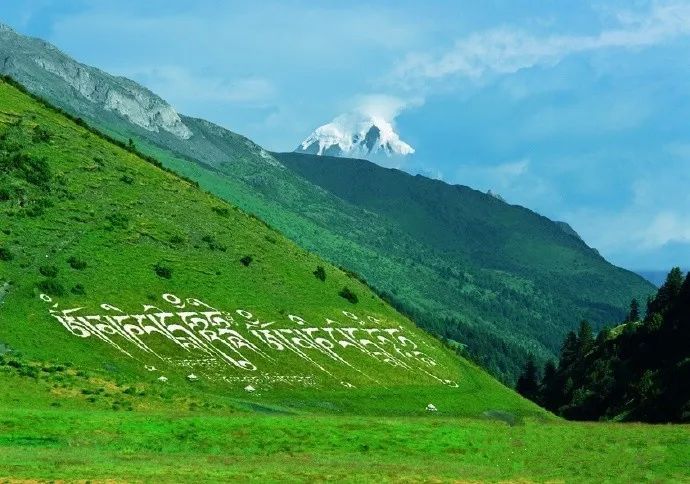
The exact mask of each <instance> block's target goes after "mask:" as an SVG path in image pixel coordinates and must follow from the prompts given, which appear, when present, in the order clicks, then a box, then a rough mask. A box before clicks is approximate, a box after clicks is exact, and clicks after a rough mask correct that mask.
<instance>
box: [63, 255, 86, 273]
mask: <svg viewBox="0 0 690 484" xmlns="http://www.w3.org/2000/svg"><path fill="white" fill-rule="evenodd" d="M67 263H68V264H69V265H70V267H71V268H72V269H76V270H78V271H83V270H84V269H86V261H85V260H81V259H80V258H78V257H75V256H72V257H70V258H69V259H67Z"/></svg>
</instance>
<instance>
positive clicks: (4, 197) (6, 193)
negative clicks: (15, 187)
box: [0, 187, 12, 202]
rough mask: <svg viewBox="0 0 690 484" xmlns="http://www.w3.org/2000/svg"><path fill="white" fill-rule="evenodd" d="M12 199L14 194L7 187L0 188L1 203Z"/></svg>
mask: <svg viewBox="0 0 690 484" xmlns="http://www.w3.org/2000/svg"><path fill="white" fill-rule="evenodd" d="M11 198H12V192H11V191H10V189H9V188H7V187H2V188H0V202H7V201H8V200H10V199H11Z"/></svg>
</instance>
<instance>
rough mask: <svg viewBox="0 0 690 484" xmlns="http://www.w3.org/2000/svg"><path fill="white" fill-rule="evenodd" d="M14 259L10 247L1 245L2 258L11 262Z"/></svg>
mask: <svg viewBox="0 0 690 484" xmlns="http://www.w3.org/2000/svg"><path fill="white" fill-rule="evenodd" d="M12 259H14V254H12V252H10V249H8V248H7V247H0V260H4V261H6V262H9V261H11V260H12Z"/></svg>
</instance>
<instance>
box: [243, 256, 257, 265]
mask: <svg viewBox="0 0 690 484" xmlns="http://www.w3.org/2000/svg"><path fill="white" fill-rule="evenodd" d="M253 260H254V258H253V257H252V256H251V255H245V256H244V257H242V258H241V259H240V262H241V263H242V265H243V266H244V267H248V266H249V264H251V263H252V261H253Z"/></svg>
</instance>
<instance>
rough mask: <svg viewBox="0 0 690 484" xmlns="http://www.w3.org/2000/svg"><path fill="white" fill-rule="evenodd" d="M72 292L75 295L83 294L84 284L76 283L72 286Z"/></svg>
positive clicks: (84, 291)
mask: <svg viewBox="0 0 690 484" xmlns="http://www.w3.org/2000/svg"><path fill="white" fill-rule="evenodd" d="M72 294H76V295H77V296H83V295H85V294H86V289H84V286H82V285H81V284H76V285H75V286H74V287H73V288H72Z"/></svg>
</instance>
